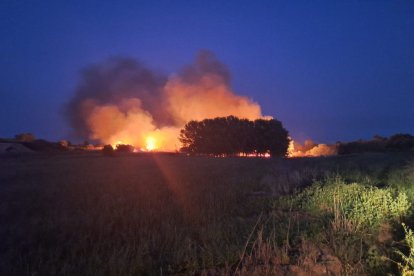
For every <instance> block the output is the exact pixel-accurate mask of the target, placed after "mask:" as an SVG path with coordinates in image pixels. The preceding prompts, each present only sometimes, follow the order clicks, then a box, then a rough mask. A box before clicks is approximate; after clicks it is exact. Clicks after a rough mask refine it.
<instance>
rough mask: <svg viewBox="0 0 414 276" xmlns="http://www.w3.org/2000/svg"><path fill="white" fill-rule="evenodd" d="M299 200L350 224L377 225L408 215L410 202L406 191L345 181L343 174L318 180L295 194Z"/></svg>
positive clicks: (307, 206)
mask: <svg viewBox="0 0 414 276" xmlns="http://www.w3.org/2000/svg"><path fill="white" fill-rule="evenodd" d="M296 201H297V204H299V205H300V206H301V207H302V208H303V209H306V210H308V211H310V212H313V213H321V212H322V213H324V214H326V215H328V216H331V217H334V219H335V221H336V220H338V219H339V218H341V220H342V222H343V221H346V222H347V224H348V226H350V225H352V227H351V228H355V229H356V228H359V227H377V226H379V225H380V224H381V223H383V222H386V221H388V220H394V219H398V218H400V217H402V216H404V215H406V214H407V213H408V211H409V208H410V205H411V204H410V202H409V201H408V197H407V195H406V194H405V193H404V192H397V191H395V190H393V189H391V188H382V189H380V188H377V187H367V186H363V185H359V184H357V183H352V184H346V183H345V182H344V181H343V180H342V179H341V178H339V177H335V178H328V179H326V180H325V182H316V183H315V185H313V186H311V187H309V188H307V189H305V190H304V191H303V192H302V193H301V194H299V195H298V197H297V198H296Z"/></svg>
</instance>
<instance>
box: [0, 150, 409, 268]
mask: <svg viewBox="0 0 414 276" xmlns="http://www.w3.org/2000/svg"><path fill="white" fill-rule="evenodd" d="M409 157H410V156H407V155H401V156H400V155H396V156H394V157H393V159H390V160H387V159H384V157H383V156H377V157H376V156H373V157H372V156H369V157H366V158H365V159H361V160H360V159H359V157H333V158H320V159H296V160H282V159H249V158H206V157H192V158H187V157H183V156H173V155H171V156H169V155H133V154H125V155H117V156H114V157H104V156H102V155H100V154H88V155H87V154H63V155H51V156H47V155H33V156H20V157H1V158H0V239H1V240H2V242H1V243H0V274H1V275H33V274H37V275H50V274H59V275H138V274H158V275H159V274H172V273H184V274H191V273H202V272H203V273H207V272H208V271H210V272H209V273H208V274H222V273H225V274H228V275H232V274H238V275H247V274H252V273H253V274H255V273H258V274H278V272H280V269H282V270H283V271H286V265H287V264H285V263H287V262H288V261H289V263H290V264H289V265H290V266H289V269H291V270H292V269H293V270H294V269H302V268H301V267H302V266H301V264H302V263H303V262H305V263H306V262H307V263H308V264H309V260H307V261H305V258H303V256H302V257H298V256H297V255H298V254H299V253H297V252H299V251H300V250H299V248H301V247H303V246H302V244H303V243H302V242H300V241H298V237H300V235H301V233H302V231H303V230H304V229H306V230H307V231H308V230H309V225H305V224H308V223H309V222H308V221H307V220H302V219H300V218H299V217H298V218H297V219H295V220H290V219H289V216H288V214H289V210H287V211H286V212H285V213H284V214H283V215H280V216H273V215H272V213H274V212H275V208H277V206H275V205H274V202H275V199H276V198H278V197H279V196H280V195H281V194H283V195H285V194H290V193H292V192H293V191H294V190H295V189H298V188H300V187H304V186H306V185H309V184H311V183H312V181H313V179H318V178H322V177H323V176H324V175H326V174H329V173H338V171H339V170H340V169H343V172H344V174H346V175H347V176H348V177H349V178H352V179H354V178H361V179H362V178H364V177H366V176H367V175H366V174H365V175H364V174H363V173H361V172H360V171H361V168H360V166H362V165H363V164H366V163H367V162H366V160H367V158H369V160H370V162H371V164H374V165H375V166H376V167H378V168H385V167H387V168H389V166H390V164H394V165H395V164H401V165H402V164H403V162H404V161H405V160H406V159H407V158H409ZM376 167H375V168H376ZM381 172H382V171H381V169H379V170H378V171H376V170H375V171H373V172H369V176H370V177H371V178H370V181H373V182H375V181H376V179H379V178H380V177H381ZM282 213H283V210H282ZM260 214H263V215H262V216H263V218H262V220H263V221H269V219H270V218H271V217H272V219H271V223H266V225H267V226H263V225H262V224H260V225H258V226H257V228H256V229H255V231H253V236H252V238H251V239H248V237H249V235H250V234H251V233H252V229H254V225H255V224H256V222H257V221H258V217H259V216H260ZM269 225H271V231H269V230H268V229H267V230H266V227H267V228H268V227H270V226H269ZM260 231H262V232H260ZM246 241H248V243H247V247H246ZM308 247H309V246H308ZM303 248H306V247H303ZM298 250H299V251H298ZM303 250H305V249H303ZM305 251H306V250H305ZM305 251H303V252H305ZM242 252H245V254H242ZM303 254H304V253H303ZM324 255H329V254H328V253H326V254H325V253H324ZM241 256H242V257H241ZM301 262H302V263H301ZM237 264H240V265H239V266H238V265H237ZM295 266H297V267H299V268H297V267H295Z"/></svg>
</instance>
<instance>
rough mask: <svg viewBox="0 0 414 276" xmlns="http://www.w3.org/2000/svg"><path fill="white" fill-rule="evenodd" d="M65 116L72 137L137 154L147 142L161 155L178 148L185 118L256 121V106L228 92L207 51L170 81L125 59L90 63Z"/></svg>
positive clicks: (223, 73) (221, 69)
mask: <svg viewBox="0 0 414 276" xmlns="http://www.w3.org/2000/svg"><path fill="white" fill-rule="evenodd" d="M66 114H67V118H68V121H69V123H70V125H71V127H72V128H73V130H74V132H75V134H76V135H77V136H78V137H82V138H84V139H92V140H95V141H99V142H101V143H104V144H113V145H114V144H117V143H125V144H131V145H133V146H135V147H136V148H138V149H142V150H146V149H149V146H148V143H149V141H150V142H151V144H152V145H151V147H152V148H156V149H157V150H162V151H174V150H177V149H179V147H180V144H179V142H178V136H179V131H180V129H181V128H182V127H183V126H184V125H185V123H186V122H188V121H190V120H202V119H206V118H214V117H219V116H229V115H234V116H237V117H240V118H247V119H252V120H253V119H257V118H261V117H262V113H261V109H260V106H259V105H258V104H257V103H255V102H253V101H252V100H250V99H249V98H247V97H245V96H240V95H237V94H236V93H235V92H234V91H233V90H232V89H231V86H230V73H229V71H228V69H227V68H226V67H225V66H224V65H223V64H222V63H221V62H220V61H218V60H217V58H216V57H215V55H214V54H212V53H211V52H208V51H202V52H200V53H199V54H198V56H197V57H196V60H195V62H194V64H192V65H188V66H186V67H184V68H183V69H182V70H181V71H180V72H179V73H178V74H176V75H173V76H170V77H166V76H164V75H162V74H160V73H158V72H155V71H153V70H150V69H148V68H147V67H145V66H144V65H143V64H142V63H140V62H138V61H136V60H134V59H128V58H113V59H110V60H108V61H106V62H103V63H101V64H95V65H92V66H90V67H88V68H87V69H86V70H84V71H83V72H82V78H81V82H80V84H79V86H78V88H77V89H76V91H75V95H74V98H73V99H72V100H71V101H70V103H69V104H68V106H67V109H66ZM154 144H155V145H154Z"/></svg>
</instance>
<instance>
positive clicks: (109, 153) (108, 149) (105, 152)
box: [102, 145, 114, 156]
mask: <svg viewBox="0 0 414 276" xmlns="http://www.w3.org/2000/svg"><path fill="white" fill-rule="evenodd" d="M102 153H103V155H105V156H112V155H113V154H114V148H113V147H112V146H111V145H105V146H104V147H103V148H102Z"/></svg>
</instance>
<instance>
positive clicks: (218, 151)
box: [179, 116, 289, 156]
mask: <svg viewBox="0 0 414 276" xmlns="http://www.w3.org/2000/svg"><path fill="white" fill-rule="evenodd" d="M179 139H180V141H181V143H182V148H181V151H183V152H186V153H190V154H211V155H226V156H228V155H236V154H257V155H262V154H266V153H269V154H271V155H272V156H285V155H286V154H287V149H288V146H289V138H288V132H287V130H286V129H285V128H284V127H283V126H282V123H281V122H279V121H278V120H276V119H271V120H265V119H258V120H255V121H249V120H247V119H239V118H237V117H234V116H228V117H218V118H214V119H205V120H202V121H190V122H188V123H187V124H186V125H185V127H184V128H183V129H182V130H181V132H180V137H179Z"/></svg>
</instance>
